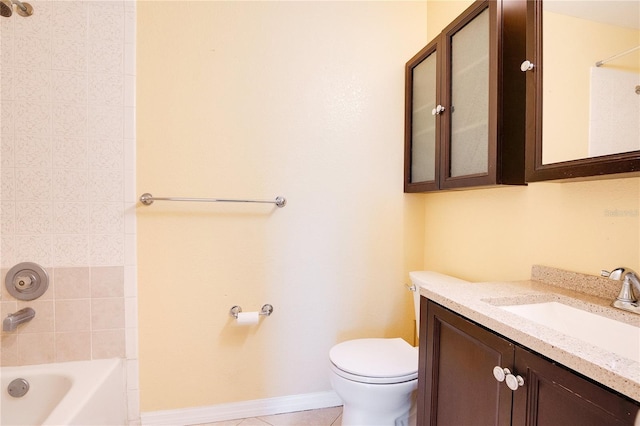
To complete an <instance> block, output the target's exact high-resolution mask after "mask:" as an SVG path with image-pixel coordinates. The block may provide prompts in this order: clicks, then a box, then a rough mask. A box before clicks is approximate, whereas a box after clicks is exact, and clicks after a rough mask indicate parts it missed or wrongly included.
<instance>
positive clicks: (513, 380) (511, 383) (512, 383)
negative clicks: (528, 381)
mask: <svg viewBox="0 0 640 426" xmlns="http://www.w3.org/2000/svg"><path fill="white" fill-rule="evenodd" d="M493 377H495V378H496V380H497V381H499V382H504V381H506V382H507V387H508V388H509V389H511V390H518V388H519V387H520V386H524V379H523V378H522V376H520V375H517V376H514V375H513V374H511V371H510V370H509V369H508V368H502V367H500V366H497V365H496V366H495V367H493Z"/></svg>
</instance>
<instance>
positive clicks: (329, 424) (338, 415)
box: [197, 407, 342, 426]
mask: <svg viewBox="0 0 640 426" xmlns="http://www.w3.org/2000/svg"><path fill="white" fill-rule="evenodd" d="M341 425H342V407H331V408H322V409H319V410H309V411H298V412H296V413H285V414H276V415H273V416H260V417H252V418H249V419H237V420H227V421H224V422H215V423H206V424H200V425H197V426H341Z"/></svg>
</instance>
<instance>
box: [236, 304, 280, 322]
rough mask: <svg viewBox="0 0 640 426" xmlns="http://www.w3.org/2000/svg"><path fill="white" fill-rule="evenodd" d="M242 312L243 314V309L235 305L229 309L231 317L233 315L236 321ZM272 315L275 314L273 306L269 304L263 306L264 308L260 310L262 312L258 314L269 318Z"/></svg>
mask: <svg viewBox="0 0 640 426" xmlns="http://www.w3.org/2000/svg"><path fill="white" fill-rule="evenodd" d="M240 312H242V308H241V307H240V306H238V305H234V306H232V307H231V309H229V315H231V316H232V317H234V318H235V319H238V314H239V313H240ZM272 313H273V306H271V305H270V304H268V303H267V304H264V305H262V308H261V309H260V312H258V315H262V316H265V317H268V316H269V315H271V314H272Z"/></svg>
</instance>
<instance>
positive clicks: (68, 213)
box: [53, 202, 90, 234]
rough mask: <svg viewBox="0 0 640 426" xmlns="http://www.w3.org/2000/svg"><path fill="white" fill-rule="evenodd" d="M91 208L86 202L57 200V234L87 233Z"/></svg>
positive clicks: (54, 225) (55, 225)
mask: <svg viewBox="0 0 640 426" xmlns="http://www.w3.org/2000/svg"><path fill="white" fill-rule="evenodd" d="M89 221H90V210H89V203H86V202H56V203H54V204H53V232H54V233H55V234H87V233H88V232H89Z"/></svg>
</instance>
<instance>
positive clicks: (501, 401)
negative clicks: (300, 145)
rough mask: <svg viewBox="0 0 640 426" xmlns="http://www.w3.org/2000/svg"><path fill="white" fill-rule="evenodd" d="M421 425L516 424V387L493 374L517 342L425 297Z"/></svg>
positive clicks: (509, 362)
mask: <svg viewBox="0 0 640 426" xmlns="http://www.w3.org/2000/svg"><path fill="white" fill-rule="evenodd" d="M420 315H421V328H420V334H421V336H420V367H421V368H420V369H419V379H418V424H419V425H455V426H459V425H510V423H511V400H512V391H511V390H509V389H508V388H507V386H505V384H504V383H499V382H498V381H496V379H495V378H494V377H493V368H494V367H495V366H511V365H513V345H512V344H511V343H509V342H508V341H506V340H505V339H502V338H501V337H499V336H497V335H495V334H493V333H491V332H489V331H487V330H485V329H484V328H481V327H479V326H478V325H476V324H474V323H472V322H470V321H468V320H466V319H464V318H462V317H460V316H459V315H456V314H454V313H452V312H451V311H449V310H447V309H445V308H443V307H441V306H440V305H438V304H436V303H433V302H431V301H427V299H425V298H421V313H420Z"/></svg>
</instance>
